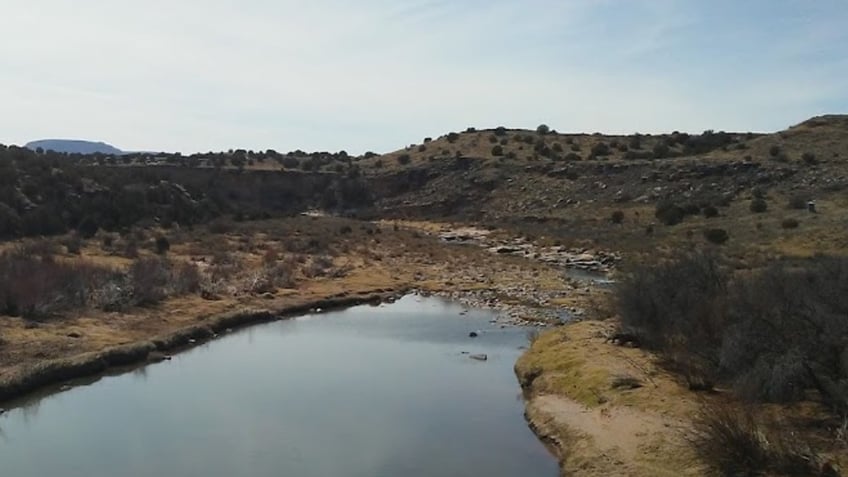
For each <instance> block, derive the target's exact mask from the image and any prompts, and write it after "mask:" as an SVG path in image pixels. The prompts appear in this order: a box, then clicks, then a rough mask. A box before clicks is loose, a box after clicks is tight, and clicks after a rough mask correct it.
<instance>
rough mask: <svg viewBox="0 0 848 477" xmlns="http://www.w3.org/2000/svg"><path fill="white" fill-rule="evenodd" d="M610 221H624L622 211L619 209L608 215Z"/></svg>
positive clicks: (617, 222)
mask: <svg viewBox="0 0 848 477" xmlns="http://www.w3.org/2000/svg"><path fill="white" fill-rule="evenodd" d="M610 221H611V222H612V223H614V224H620V223H622V222H624V212H622V211H620V210H616V211H615V212H613V213H612V215H610Z"/></svg>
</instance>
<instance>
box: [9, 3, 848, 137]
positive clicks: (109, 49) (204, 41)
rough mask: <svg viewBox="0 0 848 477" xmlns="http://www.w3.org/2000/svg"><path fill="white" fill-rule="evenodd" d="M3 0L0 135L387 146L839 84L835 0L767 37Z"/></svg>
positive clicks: (691, 112) (640, 15)
mask: <svg viewBox="0 0 848 477" xmlns="http://www.w3.org/2000/svg"><path fill="white" fill-rule="evenodd" d="M7 3H11V4H10V5H4V16H6V17H7V18H8V19H9V20H8V21H7V22H6V23H5V25H4V28H3V29H2V30H0V104H3V105H4V111H6V112H7V114H5V115H2V116H0V142H7V143H9V142H12V143H22V142H26V141H28V140H30V139H36V138H41V137H82V138H92V139H100V140H107V141H109V142H112V143H114V144H116V145H118V146H120V147H123V148H127V149H168V150H181V151H183V152H190V151H205V150H210V149H213V150H216V149H228V148H230V147H247V148H254V149H260V148H269V147H271V148H275V149H278V150H287V149H295V148H302V149H323V150H337V149H342V148H344V149H347V150H349V151H351V152H363V151H365V150H377V151H385V150H390V149H393V148H396V147H401V146H403V145H404V144H408V143H411V142H415V141H420V139H421V137H423V136H425V135H436V134H441V133H444V132H447V131H449V130H456V129H460V128H464V127H467V126H477V127H485V126H496V125H499V124H503V125H507V126H521V127H535V125H536V124H538V123H541V122H545V123H548V124H550V125H551V126H552V127H555V128H557V129H560V130H572V131H610V132H620V133H627V132H633V131H637V130H639V131H648V132H658V131H668V130H673V129H679V130H691V131H699V130H703V129H707V128H715V129H744V130H748V129H752V130H761V129H767V128H778V127H782V126H785V125H788V124H792V123H795V122H797V121H800V120H802V119H804V117H803V115H811V114H814V113H817V112H820V109H821V108H822V107H823V106H822V105H832V107H840V106H841V107H845V106H846V101H848V95H846V86H844V84H843V83H844V82H842V81H839V78H840V77H845V74H846V73H848V67H847V66H846V63H845V61H844V60H840V58H839V56H838V55H835V54H834V52H835V51H844V48H843V49H842V50H837V49H836V46H848V45H845V43H846V37H845V35H844V33H841V30H840V29H839V25H840V24H842V23H840V20H848V17H846V14H845V12H844V11H837V12H834V11H832V9H833V8H837V6H836V5H837V4H832V5H833V7H832V9H831V10H827V9H824V8H819V9H818V11H814V12H813V13H810V15H813V18H814V19H820V18H827V20H826V21H824V20H823V23H821V24H819V26H818V30H817V31H813V30H814V29H815V28H814V27H813V26H811V25H812V24H810V23H809V22H807V23H803V22H801V25H800V26H799V27H798V28H796V29H792V30H791V31H786V32H784V33H785V34H784V35H783V36H784V37H785V39H784V40H780V41H773V42H772V41H771V40H770V38H771V37H770V36H769V35H768V34H767V28H766V29H760V30H758V29H757V28H756V27H757V25H756V24H755V23H756V21H759V20H755V19H749V20H745V21H736V22H735V23H734V22H729V23H730V24H729V25H722V24H720V23H718V22H717V21H716V20H715V19H714V18H713V17H711V16H707V15H706V14H707V13H710V12H706V11H705V8H704V7H703V4H700V3H696V2H677V1H670V0H666V1H648V0H641V1H634V2H628V3H627V4H622V3H621V2H612V1H591V0H572V1H543V0H528V1H526V2H512V1H506V0H492V1H488V2H483V1H479V0H465V1H426V0H420V1H405V2H400V1H389V0H363V1H359V2H342V1H340V0H312V1H305V0H303V1H298V0H285V1H271V0H253V1H235V0H207V1H200V0H184V1H180V2H172V1H165V0H151V1H148V2H143V3H142V2H120V1H105V0H99V1H98V0H77V1H74V2H69V1H63V0H40V1H38V2H29V1H24V0H11V2H7ZM782 3H783V2H782ZM717 4H720V5H719V6H718V7H715V8H725V9H730V8H732V6H733V5H735V3H734V4H731V3H728V2H717ZM712 6H713V4H711V7H710V8H712ZM792 8H793V5H791V4H790V5H788V6H787V5H784V7H783V9H784V10H783V11H784V13H783V15H784V17H779V18H778V19H779V20H781V21H789V20H791V18H789V17H788V15H790V14H791V13H792ZM794 8H801V7H800V6H795V7H794ZM777 15H780V13H778V14H777ZM762 21H764V22H767V21H769V20H768V19H765V20H762ZM790 23H791V22H790ZM805 25H807V26H805ZM733 38H738V39H741V40H746V41H753V42H755V44H754V45H753V46H752V45H749V44H745V43H736V44H734V43H732V42H733V41H735V40H732V39H733ZM741 40H738V41H741ZM715 44H717V45H720V48H718V47H717V48H716V49H715V50H711V49H710V45H715ZM733 45H738V48H732V47H731V46H733ZM758 51H759V52H760V54H758V55H754V53H755V52H758ZM801 65H803V68H802V67H801ZM9 112H11V113H9ZM799 115H800V117H799Z"/></svg>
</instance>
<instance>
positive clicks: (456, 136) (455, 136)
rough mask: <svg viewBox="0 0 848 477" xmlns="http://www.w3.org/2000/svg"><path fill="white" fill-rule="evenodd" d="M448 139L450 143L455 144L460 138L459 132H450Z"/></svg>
mask: <svg viewBox="0 0 848 477" xmlns="http://www.w3.org/2000/svg"><path fill="white" fill-rule="evenodd" d="M447 139H448V142H449V143H451V144H453V143H455V142H456V141H457V140H458V139H459V133H455V132H452V133H448V137H447Z"/></svg>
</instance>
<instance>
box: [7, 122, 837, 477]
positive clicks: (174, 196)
mask: <svg viewBox="0 0 848 477" xmlns="http://www.w3.org/2000/svg"><path fill="white" fill-rule="evenodd" d="M846 160H848V117H846V116H823V117H819V118H814V119H810V120H808V121H805V122H803V123H800V124H798V125H796V126H793V127H791V128H788V129H787V130H785V131H780V132H775V133H770V134H753V133H746V132H735V133H724V132H713V131H708V132H705V133H703V134H699V135H689V134H682V133H672V134H667V135H636V134H634V135H631V136H605V135H602V134H560V133H557V132H555V131H551V130H550V129H549V128H547V127H542V126H540V128H539V129H538V130H536V131H526V130H509V129H503V128H498V129H492V130H480V131H478V130H475V129H473V128H470V129H469V130H467V131H465V132H461V133H450V134H446V135H445V136H442V137H439V138H432V139H431V138H427V139H425V140H423V141H422V143H421V144H416V145H410V146H408V147H406V148H404V149H401V150H399V151H396V152H392V153H389V154H385V155H377V154H366V155H364V156H361V157H352V156H349V155H348V154H347V153H332V154H330V153H313V154H307V153H304V152H302V151H296V152H294V153H289V154H280V153H276V152H274V151H266V152H253V151H231V152H228V153H221V154H207V155H196V156H189V157H183V156H177V155H165V154H155V155H153V154H141V153H140V154H131V155H125V156H121V157H112V156H105V155H91V156H68V155H61V154H54V153H50V152H43V151H39V152H37V153H36V152H29V151H25V150H23V149H19V148H14V147H9V148H3V149H0V237H2V238H3V239H4V241H3V242H2V243H0V248H2V255H0V283H2V287H0V288H2V290H0V305H1V306H0V398H4V399H9V398H12V397H16V396H20V395H21V394H23V393H26V392H29V391H32V390H34V389H36V388H38V387H41V386H45V385H55V384H61V383H62V382H63V381H65V380H67V379H69V378H73V377H79V376H82V375H85V374H91V373H94V372H101V371H103V370H105V369H106V368H108V367H111V366H119V365H124V364H130V363H135V362H140V361H142V362H143V361H144V360H159V359H167V357H168V355H169V354H170V353H173V352H176V351H178V350H179V349H180V348H182V347H186V346H192V345H194V344H196V343H200V342H202V341H205V340H209V339H213V338H214V337H215V336H216V335H217V334H220V333H226V332H227V331H228V330H229V329H232V328H233V327H236V326H241V325H245V324H249V323H251V322H256V321H265V320H270V319H275V318H276V317H278V316H281V315H289V314H292V313H297V312H302V311H304V310H309V309H317V308H328V307H333V306H344V305H348V304H351V303H357V302H360V301H370V300H380V299H388V298H390V297H392V296H397V295H398V294H402V293H406V292H410V291H420V292H423V293H434V294H440V295H444V296H448V297H451V298H453V299H456V300H460V301H462V302H464V303H467V304H468V305H469V306H481V307H490V308H494V309H497V310H499V311H500V312H501V320H502V324H503V325H504V326H509V325H510V324H514V323H518V322H522V323H525V322H532V323H535V324H538V325H539V327H540V328H541V327H545V328H546V329H545V330H544V331H542V332H541V333H540V334H539V335H538V336H536V335H535V334H534V335H533V336H532V338H533V339H532V341H533V343H532V346H531V347H530V349H529V350H528V351H527V352H526V354H525V355H524V356H523V357H522V358H521V360H520V361H519V362H518V363H517V365H516V373H517V375H518V379H519V382H520V383H521V386H522V388H523V390H524V392H525V396H526V398H527V400H528V403H527V418H528V420H529V422H530V425H531V427H532V428H533V429H534V430H535V431H536V432H537V434H538V435H539V436H540V437H541V438H542V439H544V440H545V441H546V442H548V443H549V444H550V445H551V447H552V449H553V450H554V451H555V452H556V453H557V455H558V457H559V458H560V460H561V462H562V469H563V475H643V476H654V475H704V474H709V473H717V474H719V475H723V474H722V473H725V474H726V473H728V472H729V470H728V468H727V467H722V466H721V465H718V464H716V462H717V461H712V460H711V459H713V457H711V456H710V455H709V454H708V453H705V452H699V449H703V448H709V445H705V442H707V441H705V439H706V438H707V437H710V436H713V437H715V436H714V435H712V434H708V433H707V432H706V431H705V429H706V427H705V425H704V423H703V419H702V417H699V416H702V415H703V414H704V412H710V411H709V410H710V409H727V408H729V407H733V408H734V409H749V408H755V409H756V410H757V412H756V414H757V415H758V417H759V418H760V419H761V420H762V422H767V423H778V424H779V427H781V428H782V430H783V431H785V432H789V433H792V435H793V436H794V437H793V438H794V440H795V441H796V442H797V443H798V446H796V447H798V448H799V449H800V447H802V444H801V443H803V446H806V447H804V448H803V449H800V450H798V449H788V448H784V447H783V446H782V444H781V445H778V443H779V442H783V441H781V440H779V439H777V438H773V439H767V437H768V436H771V434H767V433H765V431H763V432H760V431H759V429H760V428H759V427H753V428H752V429H749V430H750V431H751V432H749V433H748V434H749V435H757V436H762V438H761V439H759V438H758V439H759V441H757V442H755V443H754V444H751V446H752V450H751V455H753V454H756V453H757V452H760V454H762V455H760V454H757V456H755V457H756V458H755V457H751V459H750V460H751V461H752V462H755V463H753V464H751V465H750V466H748V467H746V468H745V470H746V471H749V470H750V471H751V472H754V470H756V472H759V473H764V474H770V475H771V474H773V475H792V472H793V469H798V468H803V469H806V470H805V471H809V472H813V470H810V469H814V471H815V472H816V473H818V475H841V474H839V468H840V467H842V468H844V467H845V466H846V465H848V448H846V445H848V444H846V441H845V439H846V434H845V433H846V430H845V429H846V424H845V422H848V421H846V420H845V419H846V414H845V406H843V405H842V404H841V403H839V402H835V401H834V400H833V399H832V398H834V397H836V396H842V395H843V394H841V393H837V392H835V391H833V392H825V391H826V390H827V389H830V388H828V387H827V386H826V385H829V382H828V383H825V384H822V383H821V382H817V383H816V384H819V386H813V385H807V384H806V381H805V384H803V385H802V384H796V385H794V386H795V387H794V388H793V392H792V393H791V399H790V396H788V395H783V394H781V395H780V396H779V397H780V399H778V398H777V397H778V396H771V397H770V399H760V397H757V398H756V399H743V398H742V397H741V394H740V393H737V391H736V388H737V387H738V386H737V385H738V384H739V383H740V382H742V378H740V377H739V376H736V375H733V376H730V375H729V374H728V369H726V368H721V367H720V366H719V365H718V364H716V366H718V367H717V368H716V371H715V376H713V375H712V374H710V375H709V378H710V379H708V381H709V383H708V384H709V385H706V384H705V383H701V384H700V385H693V377H692V376H693V374H694V373H693V372H691V370H688V368H687V370H683V371H681V363H684V362H685V363H687V364H691V363H692V362H694V361H686V360H682V359H678V356H677V355H675V353H676V352H677V351H678V350H679V348H685V347H686V346H685V345H686V343H690V344H691V343H696V341H695V337H692V336H688V335H687V334H686V333H677V332H675V333H676V334H675V333H672V332H668V333H666V334H663V335H662V340H659V339H657V340H656V341H655V342H654V341H651V338H655V337H656V336H659V335H658V334H657V335H652V334H650V333H647V332H645V331H644V330H643V329H640V328H639V327H638V326H630V325H631V324H632V323H633V322H631V321H628V320H630V318H629V317H630V316H631V315H630V314H628V313H629V309H628V308H626V307H624V306H623V305H622V303H624V301H623V300H622V299H621V297H620V296H619V295H617V294H618V293H619V292H618V291H616V290H617V289H616V288H614V287H613V288H611V287H609V286H608V285H607V284H605V283H602V282H603V279H607V278H610V279H612V280H614V281H618V282H620V283H623V284H624V285H623V287H622V289H626V287H628V286H632V284H633V283H635V282H634V281H633V279H632V278H629V277H633V276H640V275H639V271H640V270H642V269H643V268H644V267H650V266H656V265H657V264H664V263H671V262H674V261H676V260H678V259H680V258H681V257H684V256H687V255H690V254H696V253H706V254H710V255H711V256H716V257H718V258H717V260H718V263H720V264H721V265H720V266H721V267H722V270H725V271H726V272H725V273H727V274H728V276H730V277H732V279H733V280H735V281H732V280H731V279H730V278H728V280H731V281H729V282H728V283H730V284H731V285H730V286H733V285H735V284H737V283H747V282H745V281H744V280H745V279H746V277H753V276H757V274H758V273H760V272H761V271H762V270H764V269H765V268H764V267H767V266H769V265H770V264H774V263H777V262H781V263H782V262H784V261H785V262H786V263H789V264H790V265H789V266H790V267H795V268H801V269H805V267H806V266H807V265H806V263H807V262H805V260H808V259H811V258H816V259H820V260H823V259H822V257H827V259H828V260H833V261H834V263H838V262H837V261H838V260H841V259H843V258H845V255H846V250H848V235H846V233H845V227H846V225H848V196H846V189H848V163H846ZM828 263H829V262H828ZM640 267H641V268H640ZM793 269H794V268H793ZM575 270H577V271H578V272H575ZM840 270H841V269H840ZM595 279H597V280H595ZM671 283H673V282H671ZM722 283H724V282H722ZM839 283H841V282H839ZM648 285H654V284H652V283H648ZM648 285H646V286H648ZM663 286H665V283H664V284H663ZM730 286H729V287H730ZM729 287H728V288H729ZM752 287H753V285H752ZM654 288H656V286H654ZM669 288H670V289H668V294H671V295H673V294H674V293H675V290H674V287H669ZM652 289H653V288H652ZM723 291H726V290H724V289H723ZM717 295H721V294H719V293H717ZM719 301H720V300H718V299H716V303H717V304H716V307H719V305H723V304H724V301H721V303H719ZM695 303H697V301H696V300H691V301H690V302H688V304H689V305H693V306H691V307H690V308H692V307H695V306H694V304H695ZM728 303H730V301H728ZM734 303H735V302H734ZM746 303H747V302H746ZM805 303H806V302H805ZM787 306H788V305H787ZM839 306H841V303H839ZM839 306H837V305H834V306H833V309H832V310H831V309H830V308H828V312H831V311H832V312H833V313H839V312H842V311H844V310H842V308H839ZM657 307H659V305H657ZM658 309H659V308H658ZM751 309H752V310H759V308H755V307H754V306H753V305H752V308H751ZM664 310H665V309H664V308H663V309H661V311H664ZM722 310H724V309H723V308H722ZM787 310H788V311H786V312H785V314H783V315H780V316H781V317H786V318H787V319H789V318H791V317H792V316H794V309H787ZM712 311H715V310H711V312H712ZM622 313H624V315H622ZM705 313H706V312H705ZM722 313H724V311H722ZM769 313H771V311H769ZM716 314H718V312H716V313H715V314H710V315H709V316H714V315H716ZM766 315H768V316H771V315H769V314H768V313H765V312H763V316H766ZM704 316H706V315H704ZM721 316H722V317H725V316H727V317H728V318H727V320H726V321H722V325H721V326H719V325H716V328H721V327H722V326H724V324H726V323H731V322H732V320H731V318H730V316H731V315H730V314H727V315H725V314H721ZM805 316H806V315H805ZM734 319H735V318H734ZM764 320H765V321H768V320H767V319H766V318H764ZM790 321H791V320H790ZM564 322H567V324H565V325H564V326H561V325H563V323H564ZM732 323H733V324H739V323H741V322H739V323H737V322H732ZM827 326H831V325H830V324H829V323H828V325H827ZM826 330H830V332H829V333H828V332H827V331H826ZM678 331H679V330H678ZM709 331H710V333H712V334H711V335H710V339H711V340H712V341H709V340H706V341H703V342H701V341H697V343H698V344H699V346H700V345H702V344H703V343H708V344H709V345H710V346H712V345H715V346H717V347H721V345H719V344H716V343H717V342H720V341H721V340H722V337H721V336H719V337H716V336H717V335H716V333H715V330H709ZM843 331H844V330H843V329H842V328H841V327H834V328H826V329H825V328H822V329H821V330H818V331H817V333H819V334H821V335H828V334H829V335H831V336H834V335H835V336H837V338H838V340H837V341H838V342H835V343H832V342H830V341H828V342H827V346H830V347H834V349H837V348H838V349H842V350H844V349H848V348H845V340H848V335H845V334H843ZM664 333H665V332H664ZM815 339H818V338H811V340H813V344H815ZM679 340H684V341H683V342H681V341H679ZM685 340H690V341H685ZM680 343H683V345H681V344H680ZM723 343H724V342H723ZM725 344H726V343H725ZM790 344H791V343H790ZM807 345H808V343H804V346H807ZM704 346H706V345H704ZM840 347H841V348H840ZM800 348H803V346H801V345H799V349H800ZM828 349H829V348H828ZM799 353H800V351H799ZM837 354H838V353H837ZM723 356H724V355H722V358H721V360H719V359H718V358H716V360H715V361H716V362H718V361H721V362H722V363H724V362H725V361H726V360H725V359H724V357H723ZM769 356H771V355H769ZM757 358H758V359H763V360H766V357H765V355H759V356H757ZM843 358H844V357H843ZM687 359H689V358H687ZM710 359H712V355H710ZM706 361H709V364H710V365H712V364H714V363H713V361H710V360H706ZM832 361H833V362H834V363H835V362H836V361H839V359H834V360H832ZM763 362H765V363H768V361H767V360H766V361H763ZM801 362H802V363H804V364H802V365H799V366H800V367H803V366H807V367H808V368H809V367H811V366H812V367H814V366H813V365H819V364H821V363H812V364H809V363H806V362H804V361H803V360H801ZM702 364H703V363H701V362H700V361H698V366H701V365H702ZM828 364H833V363H830V362H828ZM693 366H694V365H693ZM704 366H706V365H704ZM722 366H723V364H722ZM833 366H836V367H838V366H842V365H837V364H833ZM711 369H712V368H711ZM810 369H811V370H810V371H809V376H812V378H811V379H815V377H819V376H821V373H820V372H819V370H818V368H815V369H812V368H810ZM845 371H846V370H845V369H842V368H840V370H838V371H834V372H833V373H831V374H829V375H828V376H829V379H832V380H833V381H834V384H833V387H839V386H843V387H844V386H845V383H846V381H845V378H846V376H845V375H844V374H845ZM809 376H808V377H809ZM713 378H715V379H713ZM775 379H776V378H775ZM805 379H806V378H805ZM825 388H827V389H825ZM843 404H844V403H843ZM722 406H723V407H722ZM705 410H706V411H705ZM730 412H731V411H728V413H730ZM728 415H729V414H728ZM727 422H729V421H727ZM727 422H725V424H727ZM759 424H760V421H758V423H756V425H759ZM752 425H753V424H752ZM707 427H708V426H707ZM731 427H732V426H729V427H728V429H729V430H728V433H727V434H732V433H733V432H734V429H732V428H731ZM737 427H738V426H737ZM736 430H738V429H736ZM775 435H776V434H775ZM725 437H726V436H725ZM742 441H744V439H741V438H740V440H738V441H732V440H730V438H728V440H727V441H725V444H728V443H733V442H737V443H738V442H742ZM766 441H768V443H767V444H764V442H766ZM707 443H708V442H707ZM748 443H749V444H750V439H749V442H748ZM728 445H729V444H728ZM786 456H789V457H786ZM784 457H785V458H786V459H787V462H789V461H790V460H792V459H796V458H797V459H796V460H797V461H798V462H802V461H803V462H802V463H801V464H798V463H797V462H796V461H792V462H789V463H788V464H786V465H783V464H782V463H781V464H780V465H772V464H773V463H774V462H776V461H778V460H780V459H783V458H784ZM718 458H719V457H716V459H718ZM761 462H770V463H769V464H768V465H765V464H764V465H760V463H761ZM781 462H782V461H781ZM805 463H806V464H805ZM790 464H791V465H790ZM796 464H797V466H796V467H793V465H796ZM807 464H808V465H807ZM758 466H759V467H758ZM805 466H806V467H805ZM751 469H754V470H751ZM745 475H749V474H745ZM750 475H757V474H756V473H755V474H750ZM796 475H798V474H796Z"/></svg>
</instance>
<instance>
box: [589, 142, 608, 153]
mask: <svg viewBox="0 0 848 477" xmlns="http://www.w3.org/2000/svg"><path fill="white" fill-rule="evenodd" d="M609 154H610V148H609V146H608V145H607V144H606V143H604V142H599V143H597V144H595V145H594V146H592V150H591V152H590V154H589V155H590V156H591V157H600V156H608V155H609Z"/></svg>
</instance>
